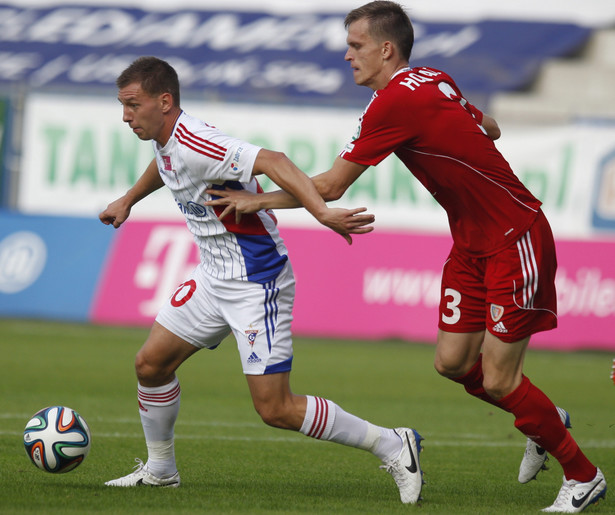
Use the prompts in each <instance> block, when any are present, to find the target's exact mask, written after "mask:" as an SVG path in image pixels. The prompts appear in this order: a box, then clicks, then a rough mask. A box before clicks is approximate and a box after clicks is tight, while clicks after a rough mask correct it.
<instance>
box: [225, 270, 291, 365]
mask: <svg viewBox="0 0 615 515" xmlns="http://www.w3.org/2000/svg"><path fill="white" fill-rule="evenodd" d="M222 287H224V290H223V289H221V288H222ZM217 294H218V303H219V304H220V306H221V311H222V313H223V316H224V318H225V320H226V321H227V322H228V324H229V326H230V327H231V330H232V331H233V334H234V336H235V338H236V340H237V349H238V350H239V355H240V359H241V363H242V368H243V372H244V374H246V375H262V374H275V373H281V372H288V371H290V370H291V365H292V358H293V346H292V335H291V322H292V310H293V304H294V299H295V280H294V275H293V272H292V267H291V266H290V263H287V264H286V265H285V267H284V268H283V269H282V271H281V272H280V273H279V274H278V276H277V277H275V278H274V279H272V280H270V281H268V282H266V283H264V284H260V283H255V282H250V281H227V282H226V284H225V285H220V288H218V289H217Z"/></svg>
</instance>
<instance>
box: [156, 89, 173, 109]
mask: <svg viewBox="0 0 615 515" xmlns="http://www.w3.org/2000/svg"><path fill="white" fill-rule="evenodd" d="M159 101H160V108H161V109H162V112H163V113H168V112H169V111H170V110H171V108H172V107H173V96H172V95H171V93H163V94H162V95H160V98H159Z"/></svg>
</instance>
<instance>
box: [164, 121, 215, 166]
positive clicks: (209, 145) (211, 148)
mask: <svg viewBox="0 0 615 515" xmlns="http://www.w3.org/2000/svg"><path fill="white" fill-rule="evenodd" d="M175 138H176V139H177V141H178V142H179V143H181V144H182V145H184V146H186V147H188V148H190V149H192V150H194V151H195V152H198V153H199V154H203V155H204V156H207V157H211V158H212V159H216V160H217V161H222V160H224V156H225V155H226V148H224V147H221V146H220V145H217V144H216V143H213V142H211V141H209V140H206V139H203V138H200V137H199V136H196V135H195V134H194V133H192V132H190V131H189V130H188V129H186V127H185V126H184V125H183V124H182V123H180V124H179V126H178V127H177V130H176V131H175Z"/></svg>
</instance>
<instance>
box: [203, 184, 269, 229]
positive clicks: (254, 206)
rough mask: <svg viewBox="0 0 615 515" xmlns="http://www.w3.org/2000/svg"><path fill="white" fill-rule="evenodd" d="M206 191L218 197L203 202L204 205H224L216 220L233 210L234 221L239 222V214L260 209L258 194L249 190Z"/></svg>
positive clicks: (246, 213) (221, 218)
mask: <svg viewBox="0 0 615 515" xmlns="http://www.w3.org/2000/svg"><path fill="white" fill-rule="evenodd" d="M207 193H209V194H210V195H214V196H216V197H220V198H217V199H213V200H209V201H207V202H205V205H206V206H225V207H224V210H223V211H222V213H220V214H219V215H218V220H223V219H224V218H225V217H227V216H228V215H230V214H231V213H232V212H233V211H234V212H235V222H236V223H239V222H240V221H241V215H244V214H245V215H248V214H251V213H256V212H257V211H259V210H260V209H261V206H260V205H259V203H258V195H257V194H256V193H252V192H250V191H246V190H232V189H229V188H225V189H223V190H207Z"/></svg>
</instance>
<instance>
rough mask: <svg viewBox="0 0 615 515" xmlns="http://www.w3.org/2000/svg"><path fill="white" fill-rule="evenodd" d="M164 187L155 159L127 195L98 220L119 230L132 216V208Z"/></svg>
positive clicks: (108, 207) (99, 216) (111, 205)
mask: <svg viewBox="0 0 615 515" xmlns="http://www.w3.org/2000/svg"><path fill="white" fill-rule="evenodd" d="M162 186H164V182H163V181H162V178H161V177H160V174H159V173H158V166H157V164H156V160H155V159H153V160H152V162H151V163H150V164H149V165H148V166H147V168H146V169H145V172H143V175H141V177H139V180H137V182H136V183H135V185H134V186H133V187H132V188H130V189H129V190H128V191H127V192H126V194H125V195H123V196H121V197H120V198H118V199H117V200H114V201H113V202H111V204H109V205H108V206H107V208H106V209H105V210H104V211H103V212H101V213H100V214H99V215H98V218H99V219H100V221H101V222H102V223H104V224H105V225H113V227H115V228H116V229H117V228H118V227H119V226H120V225H122V224H123V223H124V222H125V221H126V219H127V218H128V217H129V216H130V210H131V209H132V206H134V205H135V204H136V203H137V202H139V200H141V199H143V198H145V197H147V196H148V195H149V194H150V193H153V192H154V191H156V190H157V189H160V188H161V187H162Z"/></svg>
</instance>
